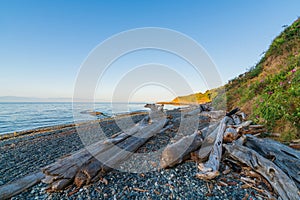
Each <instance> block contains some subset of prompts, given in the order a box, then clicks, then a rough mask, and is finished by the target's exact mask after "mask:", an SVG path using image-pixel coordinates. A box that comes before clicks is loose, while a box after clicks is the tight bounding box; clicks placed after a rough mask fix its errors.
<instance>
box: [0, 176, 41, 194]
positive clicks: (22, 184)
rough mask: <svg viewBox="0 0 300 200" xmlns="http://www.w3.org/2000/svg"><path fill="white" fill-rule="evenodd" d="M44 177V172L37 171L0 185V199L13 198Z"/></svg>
mask: <svg viewBox="0 0 300 200" xmlns="http://www.w3.org/2000/svg"><path fill="white" fill-rule="evenodd" d="M42 178H44V174H43V173H42V172H37V173H34V174H29V175H27V176H24V177H23V178H20V179H18V180H17V181H14V182H12V183H9V184H6V185H3V186H1V187H0V199H9V198H11V197H13V196H15V195H17V194H19V193H21V192H22V191H24V190H26V189H28V188H30V187H31V186H33V185H35V184H37V183H39V182H40V181H41V179H42Z"/></svg>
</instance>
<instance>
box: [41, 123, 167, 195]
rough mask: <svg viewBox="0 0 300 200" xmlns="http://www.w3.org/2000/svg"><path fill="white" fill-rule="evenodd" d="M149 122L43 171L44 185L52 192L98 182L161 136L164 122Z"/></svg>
mask: <svg viewBox="0 0 300 200" xmlns="http://www.w3.org/2000/svg"><path fill="white" fill-rule="evenodd" d="M148 119H149V118H144V120H142V121H141V122H140V123H138V124H137V125H136V126H134V127H132V128H131V129H129V130H126V131H124V132H122V133H119V134H118V136H116V137H114V138H111V139H107V140H104V141H99V142H97V143H95V144H92V145H90V146H88V147H86V148H85V149H82V150H80V151H78V152H76V153H74V154H72V155H70V156H68V157H64V158H62V159H60V160H58V161H57V162H55V163H53V164H51V165H49V166H47V167H45V168H43V170H42V171H43V173H44V174H45V175H46V177H45V178H44V179H43V180H42V181H43V182H45V183H48V184H50V188H49V190H50V191H56V190H62V189H64V188H65V187H66V186H68V185H70V184H72V183H73V181H74V180H75V183H76V184H77V185H78V186H81V185H83V184H87V183H89V182H91V181H93V180H96V178H97V175H98V174H99V173H100V172H101V171H103V170H104V171H105V170H106V171H108V170H109V169H110V168H113V167H115V166H116V165H118V164H119V163H120V162H121V161H123V160H124V159H126V158H128V156H130V155H131V154H132V153H133V152H134V151H135V150H136V149H137V148H138V147H140V146H141V145H143V144H144V143H145V142H146V141H147V140H148V139H149V138H150V137H152V136H153V135H154V134H155V133H158V132H159V130H161V129H162V127H163V126H164V125H165V122H166V120H165V119H164V118H162V119H160V118H159V119H157V118H154V119H152V121H151V123H150V124H148ZM100 161H105V162H100Z"/></svg>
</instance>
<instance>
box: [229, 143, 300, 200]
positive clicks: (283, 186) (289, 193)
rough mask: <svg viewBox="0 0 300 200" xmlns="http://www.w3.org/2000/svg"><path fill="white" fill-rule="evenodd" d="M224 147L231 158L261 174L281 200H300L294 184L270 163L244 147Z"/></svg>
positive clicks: (234, 145)
mask: <svg viewBox="0 0 300 200" xmlns="http://www.w3.org/2000/svg"><path fill="white" fill-rule="evenodd" d="M224 147H225V148H226V150H227V152H228V155H229V156H230V157H231V158H233V159H235V160H238V161H239V162H241V163H244V164H246V165H248V166H249V167H251V168H252V169H253V170H254V171H256V172H257V173H259V174H261V175H262V176H263V177H264V178H265V179H266V180H267V181H268V182H269V183H270V184H271V185H272V187H273V188H274V191H276V193H277V194H278V195H279V196H280V197H281V198H282V199H293V200H298V199H300V195H299V191H298V188H297V186H296V185H295V183H294V182H293V181H292V180H291V179H290V178H289V176H287V175H286V174H285V173H284V172H283V171H282V170H281V169H280V168H279V167H278V166H277V165H275V164H274V163H273V162H272V161H270V160H268V159H266V158H264V157H263V156H261V155H259V154H258V153H256V152H255V151H254V150H252V149H249V148H248V147H245V146H241V145H238V144H227V145H225V144H224Z"/></svg>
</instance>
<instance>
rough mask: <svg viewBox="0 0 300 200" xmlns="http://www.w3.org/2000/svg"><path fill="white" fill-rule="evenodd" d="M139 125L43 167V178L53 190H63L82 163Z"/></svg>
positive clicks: (134, 130) (130, 133)
mask: <svg viewBox="0 0 300 200" xmlns="http://www.w3.org/2000/svg"><path fill="white" fill-rule="evenodd" d="M138 128H139V126H135V127H133V128H132V129H130V130H128V131H127V132H124V133H119V134H118V136H116V137H114V138H111V139H107V140H102V141H99V142H97V143H95V144H92V145H90V146H88V147H86V148H84V149H81V150H79V151H77V152H75V153H74V154H72V155H69V156H64V157H63V158H61V159H59V160H58V161H56V162H54V163H52V164H50V165H48V166H46V167H44V168H43V169H42V171H43V173H44V174H45V178H44V179H43V180H42V182H44V183H48V184H51V189H52V190H61V189H63V188H65V187H66V186H68V185H69V184H71V183H72V181H73V179H74V177H75V175H76V173H77V171H78V170H79V169H80V168H81V167H82V165H83V164H84V163H85V162H87V161H88V160H89V159H91V158H92V157H93V155H95V154H96V153H100V152H103V151H105V150H107V149H109V148H111V147H112V146H113V145H115V144H117V143H119V142H121V141H123V140H125V139H126V138H128V137H129V136H130V135H133V134H135V133H136V132H137V130H138Z"/></svg>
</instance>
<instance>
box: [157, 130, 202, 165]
mask: <svg viewBox="0 0 300 200" xmlns="http://www.w3.org/2000/svg"><path fill="white" fill-rule="evenodd" d="M202 141H203V139H202V137H201V132H199V131H196V132H195V133H193V134H192V135H188V136H184V137H183V138H181V139H180V140H178V141H177V142H175V143H173V144H171V145H169V146H167V147H166V148H165V149H164V151H163V152H162V155H161V159H160V166H161V168H167V167H173V166H174V165H176V164H179V163H181V162H182V161H184V160H186V159H188V158H189V156H190V152H192V151H195V150H197V149H198V148H199V147H200V146H201V144H202Z"/></svg>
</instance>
